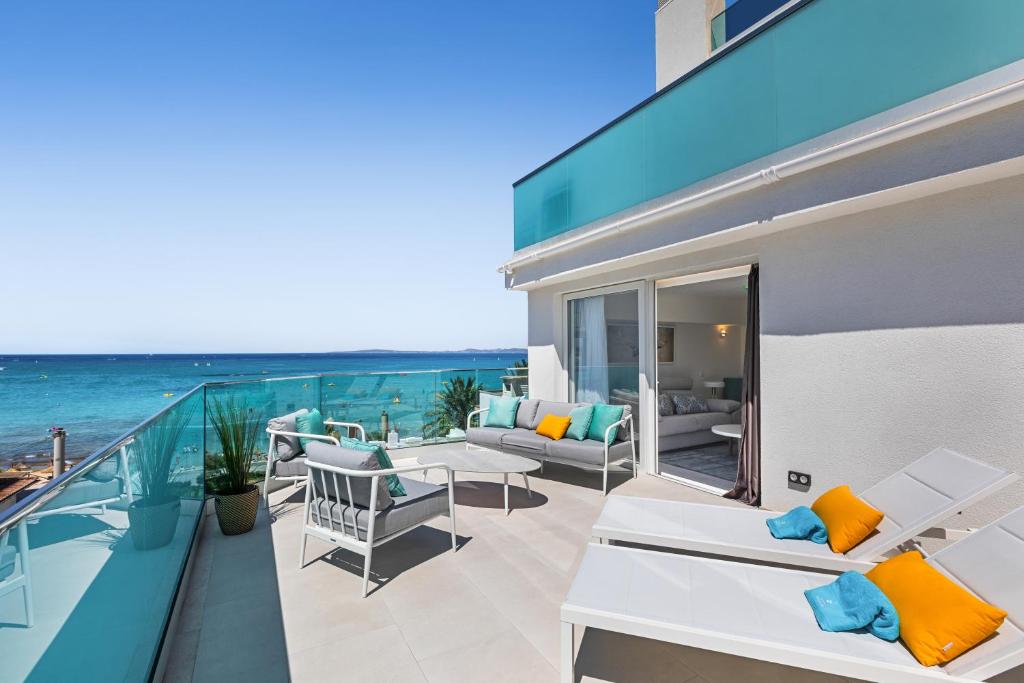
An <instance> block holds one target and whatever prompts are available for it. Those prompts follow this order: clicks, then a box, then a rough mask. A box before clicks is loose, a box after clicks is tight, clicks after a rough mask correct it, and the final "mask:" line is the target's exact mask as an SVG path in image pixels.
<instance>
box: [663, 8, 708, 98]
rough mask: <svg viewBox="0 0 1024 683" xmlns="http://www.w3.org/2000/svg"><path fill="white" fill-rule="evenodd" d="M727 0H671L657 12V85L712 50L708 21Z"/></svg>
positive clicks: (676, 74)
mask: <svg viewBox="0 0 1024 683" xmlns="http://www.w3.org/2000/svg"><path fill="white" fill-rule="evenodd" d="M724 7H725V1H724V0H669V1H668V2H666V3H664V4H663V5H661V7H659V8H658V11H657V12H656V13H655V15H654V46H655V72H656V73H655V86H656V88H657V89H658V90H661V89H662V88H664V87H665V86H666V85H668V84H669V83H671V82H672V81H674V80H676V79H677V78H679V77H680V76H682V75H683V74H685V73H686V72H687V71H689V70H690V69H692V68H694V67H695V66H697V65H698V64H700V63H701V62H703V61H704V60H705V59H707V57H708V55H709V54H710V53H711V31H710V25H709V22H710V21H711V18H712V17H713V16H715V15H716V14H718V12H720V11H721V10H722V9H723V8H724Z"/></svg>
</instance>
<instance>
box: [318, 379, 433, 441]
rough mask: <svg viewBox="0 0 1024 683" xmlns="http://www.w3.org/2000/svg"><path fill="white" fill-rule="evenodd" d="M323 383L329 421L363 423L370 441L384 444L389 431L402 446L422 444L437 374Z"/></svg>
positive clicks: (327, 381) (335, 380) (324, 404)
mask: <svg viewBox="0 0 1024 683" xmlns="http://www.w3.org/2000/svg"><path fill="white" fill-rule="evenodd" d="M322 381H323V383H322V387H323V390H322V392H323V413H324V415H325V416H326V417H328V418H329V419H335V420H339V421H342V422H355V423H357V424H361V425H362V426H363V428H364V429H365V430H366V435H367V438H368V439H369V440H371V441H385V440H386V439H387V434H385V433H384V429H385V428H386V429H387V430H388V431H389V432H392V431H397V433H398V439H399V443H400V444H401V445H408V446H416V445H420V444H421V443H422V442H423V439H424V438H425V437H424V425H425V424H426V423H427V422H428V421H429V419H430V417H429V413H431V412H432V411H433V409H434V394H435V393H436V392H437V388H436V386H437V373H435V372H409V373H379V374H365V375H358V374H351V375H346V374H338V375H324V377H323V380H322Z"/></svg>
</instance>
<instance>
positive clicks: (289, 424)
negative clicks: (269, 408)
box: [267, 408, 309, 460]
mask: <svg viewBox="0 0 1024 683" xmlns="http://www.w3.org/2000/svg"><path fill="white" fill-rule="evenodd" d="M308 412H309V411H308V410H306V409H305V408H301V409H299V410H296V411H295V412H294V413H288V414H287V415H282V416H281V417H272V418H270V419H269V420H267V429H273V430H275V431H278V432H296V431H298V429H296V425H295V418H297V417H298V416H299V415H304V414H306V413H308ZM275 443H276V444H277V457H278V459H280V460H291V459H292V458H294V457H295V456H296V455H298V454H300V453H302V444H300V443H299V439H298V437H296V436H278V437H276V441H275Z"/></svg>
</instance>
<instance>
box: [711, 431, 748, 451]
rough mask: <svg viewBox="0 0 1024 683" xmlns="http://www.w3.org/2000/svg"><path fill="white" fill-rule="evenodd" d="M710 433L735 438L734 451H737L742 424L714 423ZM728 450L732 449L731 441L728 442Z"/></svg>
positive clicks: (741, 436)
mask: <svg viewBox="0 0 1024 683" xmlns="http://www.w3.org/2000/svg"><path fill="white" fill-rule="evenodd" d="M711 433H712V434H718V435H719V436H724V437H726V438H729V439H735V440H736V452H737V453H739V443H740V439H742V438H743V425H715V426H713V427H712V428H711ZM729 451H730V452H731V451H732V443H731V442H730V444H729Z"/></svg>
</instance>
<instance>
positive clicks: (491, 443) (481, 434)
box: [466, 427, 509, 450]
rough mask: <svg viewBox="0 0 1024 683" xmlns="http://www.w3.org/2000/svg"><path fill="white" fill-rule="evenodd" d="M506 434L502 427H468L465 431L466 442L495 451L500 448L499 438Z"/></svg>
mask: <svg viewBox="0 0 1024 683" xmlns="http://www.w3.org/2000/svg"><path fill="white" fill-rule="evenodd" d="M508 433H509V431H508V430H507V429H505V428H504V427H470V428H469V429H467V430H466V441H468V442H469V443H471V444H473V445H476V446H484V447H485V448H493V449H495V450H497V449H499V448H501V437H503V436H505V435H506V434H508Z"/></svg>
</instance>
